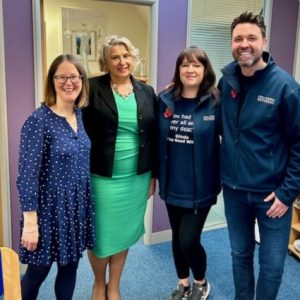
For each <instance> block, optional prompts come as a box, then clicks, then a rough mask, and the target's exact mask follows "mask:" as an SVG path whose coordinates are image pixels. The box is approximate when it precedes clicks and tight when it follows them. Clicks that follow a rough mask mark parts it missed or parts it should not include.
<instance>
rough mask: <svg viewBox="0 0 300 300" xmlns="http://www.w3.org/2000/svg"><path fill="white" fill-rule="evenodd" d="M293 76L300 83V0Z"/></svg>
mask: <svg viewBox="0 0 300 300" xmlns="http://www.w3.org/2000/svg"><path fill="white" fill-rule="evenodd" d="M293 69H294V70H293V75H294V77H295V79H296V80H297V81H298V82H300V0H299V6H298V26H297V35H296V48H295V54H294V68H293Z"/></svg>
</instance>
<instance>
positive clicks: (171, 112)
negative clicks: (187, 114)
mask: <svg viewBox="0 0 300 300" xmlns="http://www.w3.org/2000/svg"><path fill="white" fill-rule="evenodd" d="M172 116H173V111H172V109H171V108H170V107H167V108H166V110H165V112H164V117H165V118H166V119H167V118H170V117H172Z"/></svg>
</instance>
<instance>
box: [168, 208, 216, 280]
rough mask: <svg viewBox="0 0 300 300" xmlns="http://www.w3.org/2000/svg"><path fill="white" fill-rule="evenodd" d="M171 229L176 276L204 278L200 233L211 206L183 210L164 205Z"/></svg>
mask: <svg viewBox="0 0 300 300" xmlns="http://www.w3.org/2000/svg"><path fill="white" fill-rule="evenodd" d="M166 206H167V210H168V215H169V220H170V225H171V229H172V250H173V258H174V263H175V268H176V272H177V276H178V278H179V279H183V278H187V277H189V273H190V269H191V270H192V273H193V276H194V279H195V280H202V279H204V278H205V272H206V253H205V250H204V248H203V246H202V245H201V233H202V229H203V226H204V223H205V220H206V218H207V215H208V213H209V210H210V208H211V206H209V207H205V208H198V209H197V210H195V209H192V208H183V207H178V206H173V205H170V204H166Z"/></svg>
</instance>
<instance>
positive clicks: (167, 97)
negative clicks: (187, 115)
mask: <svg viewBox="0 0 300 300" xmlns="http://www.w3.org/2000/svg"><path fill="white" fill-rule="evenodd" d="M159 97H160V98H161V100H162V101H163V102H164V103H165V105H166V106H167V107H169V108H170V109H172V110H173V111H174V109H175V103H174V99H175V95H174V90H170V91H166V92H162V93H161V94H160V95H159ZM210 98H211V97H210V95H208V94H206V95H202V96H199V98H198V100H197V106H199V105H200V104H201V103H203V102H205V101H206V100H208V99H210Z"/></svg>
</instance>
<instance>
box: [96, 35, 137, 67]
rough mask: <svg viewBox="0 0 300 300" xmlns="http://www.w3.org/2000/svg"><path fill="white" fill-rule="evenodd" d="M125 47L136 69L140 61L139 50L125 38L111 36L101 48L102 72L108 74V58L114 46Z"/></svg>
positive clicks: (100, 63)
mask: <svg viewBox="0 0 300 300" xmlns="http://www.w3.org/2000/svg"><path fill="white" fill-rule="evenodd" d="M120 45H122V46H124V47H125V48H126V50H127V51H128V52H129V54H130V55H131V57H132V59H133V69H135V68H136V66H137V65H138V63H139V61H140V59H139V49H138V48H136V47H134V46H133V44H132V43H131V41H130V40H129V39H128V38H126V37H124V36H117V35H111V36H108V37H106V38H105V40H104V41H103V43H102V44H101V46H100V56H99V65H100V71H102V72H108V69H107V57H108V55H109V52H110V50H111V48H112V47H113V46H120Z"/></svg>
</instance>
